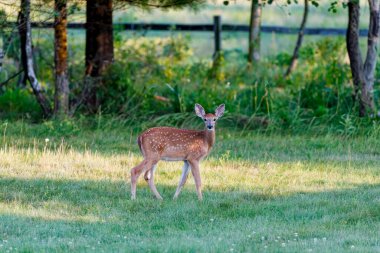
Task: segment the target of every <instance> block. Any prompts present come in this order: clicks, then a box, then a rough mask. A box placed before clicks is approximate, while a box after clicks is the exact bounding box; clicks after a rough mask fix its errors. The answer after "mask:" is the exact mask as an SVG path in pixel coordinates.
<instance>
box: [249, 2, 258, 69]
mask: <svg viewBox="0 0 380 253" xmlns="http://www.w3.org/2000/svg"><path fill="white" fill-rule="evenodd" d="M259 1H260V0H252V4H251V18H250V21H249V37H248V62H249V63H252V62H254V61H255V62H257V61H259V60H260V30H261V3H260V2H259Z"/></svg>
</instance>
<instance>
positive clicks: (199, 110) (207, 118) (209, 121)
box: [195, 104, 225, 131]
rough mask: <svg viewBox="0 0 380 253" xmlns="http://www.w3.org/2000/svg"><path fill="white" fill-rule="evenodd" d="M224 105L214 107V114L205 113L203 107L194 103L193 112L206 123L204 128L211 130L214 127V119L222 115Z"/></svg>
mask: <svg viewBox="0 0 380 253" xmlns="http://www.w3.org/2000/svg"><path fill="white" fill-rule="evenodd" d="M224 109H225V106H224V104H221V105H219V106H218V108H216V110H215V114H213V113H207V114H206V113H205V109H203V107H202V106H201V105H200V104H195V113H196V114H197V116H198V117H200V118H201V119H202V120H203V121H204V122H205V125H206V129H207V130H209V131H213V130H214V129H215V125H216V121H217V120H218V119H219V118H220V117H222V116H223V113H224Z"/></svg>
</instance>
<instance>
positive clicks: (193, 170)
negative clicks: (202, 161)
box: [189, 160, 202, 200]
mask: <svg viewBox="0 0 380 253" xmlns="http://www.w3.org/2000/svg"><path fill="white" fill-rule="evenodd" d="M189 164H190V166H191V173H192V174H193V177H194V181H195V187H196V189H197V194H198V199H199V200H202V182H201V174H200V171H199V161H198V160H189Z"/></svg>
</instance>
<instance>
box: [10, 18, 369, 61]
mask: <svg viewBox="0 0 380 253" xmlns="http://www.w3.org/2000/svg"><path fill="white" fill-rule="evenodd" d="M31 25H32V27H33V28H52V27H53V26H54V23H52V22H43V23H39V22H32V24H31ZM8 26H13V27H15V26H17V24H15V23H8ZM86 26H87V24H86V23H69V24H67V27H68V29H86ZM113 26H114V28H115V29H119V30H127V31H189V32H213V33H214V50H215V51H214V56H215V55H217V54H218V53H219V52H220V51H221V50H222V46H221V45H222V36H221V33H222V32H248V31H249V26H247V25H234V24H222V21H221V17H220V16H214V19H213V23H212V24H150V23H114V24H113ZM346 31H347V30H346V29H343V28H305V30H304V34H305V35H320V36H342V35H345V34H346ZM261 32H263V33H278V34H297V33H298V28H295V27H285V26H261ZM367 34H368V30H367V29H360V31H359V35H360V36H362V37H364V36H367Z"/></svg>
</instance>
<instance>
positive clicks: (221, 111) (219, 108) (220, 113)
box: [215, 104, 225, 118]
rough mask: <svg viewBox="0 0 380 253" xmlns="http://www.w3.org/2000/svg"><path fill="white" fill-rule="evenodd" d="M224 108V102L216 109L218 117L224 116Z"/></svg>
mask: <svg viewBox="0 0 380 253" xmlns="http://www.w3.org/2000/svg"><path fill="white" fill-rule="evenodd" d="M224 109H225V106H224V104H221V105H219V106H218V108H216V110H215V116H216V117H218V118H220V117H222V116H223V114H224Z"/></svg>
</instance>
